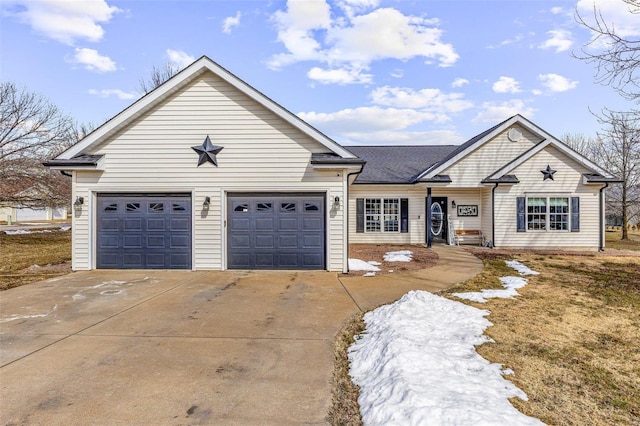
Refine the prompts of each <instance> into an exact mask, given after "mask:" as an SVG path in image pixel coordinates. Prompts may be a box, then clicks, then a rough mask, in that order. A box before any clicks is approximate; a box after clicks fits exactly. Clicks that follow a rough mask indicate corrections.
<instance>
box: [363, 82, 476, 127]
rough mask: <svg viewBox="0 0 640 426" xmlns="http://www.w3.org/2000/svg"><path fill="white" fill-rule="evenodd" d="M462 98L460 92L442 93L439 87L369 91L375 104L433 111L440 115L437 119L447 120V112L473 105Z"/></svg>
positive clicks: (383, 88) (458, 110)
mask: <svg viewBox="0 0 640 426" xmlns="http://www.w3.org/2000/svg"><path fill="white" fill-rule="evenodd" d="M463 98H464V95H463V94H462V93H444V92H442V91H441V90H440V89H421V90H413V89H410V88H402V87H389V86H385V87H379V88H377V89H375V90H374V91H373V92H371V99H372V101H373V103H375V104H377V105H383V106H390V107H395V108H412V109H420V110H421V111H430V112H434V113H435V114H437V115H438V116H439V117H440V118H439V119H438V121H445V120H448V117H446V116H445V114H447V113H456V112H460V111H464V110H465V109H469V108H471V107H473V103H472V102H470V101H468V100H466V99H463ZM445 117H446V118H445Z"/></svg>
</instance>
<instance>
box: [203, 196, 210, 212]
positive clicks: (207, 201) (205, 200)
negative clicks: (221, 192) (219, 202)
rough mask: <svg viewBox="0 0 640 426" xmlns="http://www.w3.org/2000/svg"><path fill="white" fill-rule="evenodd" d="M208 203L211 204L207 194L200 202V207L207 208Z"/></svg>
mask: <svg viewBox="0 0 640 426" xmlns="http://www.w3.org/2000/svg"><path fill="white" fill-rule="evenodd" d="M209 204H211V197H209V196H208V195H207V196H206V197H204V201H203V203H202V208H203V209H205V210H206V209H208V208H209Z"/></svg>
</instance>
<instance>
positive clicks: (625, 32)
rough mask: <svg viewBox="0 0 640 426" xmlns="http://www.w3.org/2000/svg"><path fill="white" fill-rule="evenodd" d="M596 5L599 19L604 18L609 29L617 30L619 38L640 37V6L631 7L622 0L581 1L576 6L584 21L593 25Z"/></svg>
mask: <svg viewBox="0 0 640 426" xmlns="http://www.w3.org/2000/svg"><path fill="white" fill-rule="evenodd" d="M594 4H595V7H596V10H597V13H598V14H599V17H602V19H603V20H604V22H605V23H606V24H607V25H609V27H613V28H615V32H616V34H617V35H618V36H620V37H637V36H640V25H639V24H638V13H640V6H638V5H636V6H631V5H630V4H629V3H627V2H624V1H622V0H579V1H578V3H577V4H576V10H577V12H578V13H579V14H580V16H581V17H582V19H584V20H585V21H586V22H587V23H589V24H591V25H593V24H594V23H595V21H594V10H593V8H594ZM636 4H637V2H636ZM632 12H635V13H632Z"/></svg>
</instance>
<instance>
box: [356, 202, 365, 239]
mask: <svg viewBox="0 0 640 426" xmlns="http://www.w3.org/2000/svg"><path fill="white" fill-rule="evenodd" d="M356 232H359V233H363V232H364V198H358V199H356Z"/></svg>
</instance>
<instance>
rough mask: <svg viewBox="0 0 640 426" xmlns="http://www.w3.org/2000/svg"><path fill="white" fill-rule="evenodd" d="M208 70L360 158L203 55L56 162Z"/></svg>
mask: <svg viewBox="0 0 640 426" xmlns="http://www.w3.org/2000/svg"><path fill="white" fill-rule="evenodd" d="M205 71H210V72H212V73H213V74H215V75H216V76H218V77H220V78H221V79H222V80H224V81H225V82H227V83H228V84H230V85H232V86H233V87H235V88H236V89H237V90H239V91H240V92H242V93H244V94H246V95H247V96H249V97H250V98H252V99H253V100H255V101H256V102H258V103H259V104H261V105H262V106H264V107H265V108H267V109H268V110H269V111H271V112H272V113H274V114H276V115H277V116H278V117H280V118H282V119H283V120H285V121H286V122H287V123H289V124H291V125H292V126H294V127H296V128H297V129H299V130H300V131H302V132H303V133H305V134H306V135H308V136H309V137H311V138H313V139H315V140H316V141H318V142H319V143H321V144H322V145H324V146H325V147H326V148H327V149H329V150H331V151H332V152H334V153H336V154H338V155H340V157H342V158H357V157H356V156H355V155H354V154H352V153H351V152H349V151H348V150H347V149H345V148H344V147H342V146H340V145H339V144H338V143H336V142H335V141H333V140H332V139H330V138H329V137H328V136H326V135H325V134H323V133H321V132H320V131H318V130H317V129H316V128H314V127H313V126H311V125H310V124H308V123H306V122H305V121H303V120H302V119H300V118H298V117H297V116H296V115H294V114H293V113H291V112H290V111H288V110H287V109H285V108H284V107H282V106H281V105H279V104H277V103H276V102H274V101H273V100H271V99H270V98H268V97H267V96H265V95H264V94H262V93H261V92H259V91H258V90H256V89H254V88H253V87H251V86H250V85H248V84H247V83H245V82H244V81H242V80H240V79H239V78H238V77H236V76H235V75H233V74H231V73H230V72H229V71H227V70H226V69H224V68H222V67H221V66H220V65H218V64H216V63H215V62H213V61H212V60H211V59H209V58H208V57H206V56H202V57H201V58H200V59H198V60H196V61H195V62H193V63H192V64H191V65H189V66H188V67H187V68H185V69H184V70H182V71H180V72H179V73H178V74H176V75H175V76H173V77H172V78H170V79H169V80H168V81H167V82H165V83H164V84H162V85H160V86H158V87H157V88H156V89H154V90H153V91H151V92H149V93H147V94H146V95H144V96H143V97H142V98H140V99H138V100H137V101H135V102H134V103H133V104H131V105H130V106H129V107H127V108H125V109H124V110H123V111H121V112H120V113H119V114H117V115H116V116H114V117H113V118H112V119H110V120H109V121H107V122H106V123H104V124H103V125H102V126H100V127H98V128H97V129H96V130H94V131H93V132H91V133H90V134H89V135H87V136H86V137H85V138H84V139H82V140H81V141H80V142H78V143H77V144H75V145H73V146H72V147H70V148H69V149H67V150H66V151H64V152H63V153H62V154H60V155H59V156H58V157H56V159H60V160H69V159H71V158H73V157H75V156H76V155H79V154H82V153H85V152H87V151H88V150H89V149H90V148H92V147H93V146H94V145H97V144H99V143H101V142H102V141H104V140H105V139H106V138H107V137H108V136H109V135H110V134H112V133H114V132H115V131H117V130H118V129H120V128H122V127H124V126H126V125H127V124H129V123H130V122H131V121H132V120H133V119H135V118H136V117H138V116H139V115H140V114H142V113H144V112H145V111H147V110H148V109H149V108H151V107H152V106H153V105H155V104H156V103H157V102H159V101H160V100H161V99H162V98H164V97H165V96H166V95H168V94H169V93H172V92H174V91H176V90H178V89H179V88H180V87H182V86H183V85H184V84H186V83H187V82H188V81H190V80H191V79H193V78H194V77H196V76H198V75H200V74H201V73H203V72H205Z"/></svg>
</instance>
